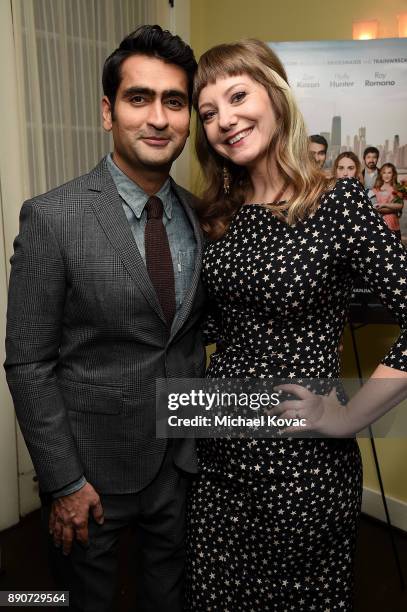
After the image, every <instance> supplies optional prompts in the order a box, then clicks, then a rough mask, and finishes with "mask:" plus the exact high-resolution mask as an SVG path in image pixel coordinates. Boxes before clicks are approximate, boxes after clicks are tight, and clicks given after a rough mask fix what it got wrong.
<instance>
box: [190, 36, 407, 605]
mask: <svg viewBox="0 0 407 612" xmlns="http://www.w3.org/2000/svg"><path fill="white" fill-rule="evenodd" d="M194 105H195V108H196V110H197V113H198V122H197V144H196V146H197V152H198V156H199V160H200V162H201V164H202V169H203V172H204V173H205V176H206V180H207V185H208V188H207V190H206V193H205V194H204V197H203V207H202V210H201V211H200V212H201V218H202V226H203V228H204V230H205V231H206V233H207V235H208V237H209V238H210V239H211V241H210V242H209V243H208V245H207V248H206V252H205V255H204V261H203V282H204V284H205V285H206V288H207V291H208V294H209V297H210V298H211V300H212V303H213V315H214V316H212V320H211V325H210V326H209V332H210V333H211V337H209V338H208V340H212V341H213V340H214V339H216V340H218V341H219V340H220V341H221V349H222V350H221V351H217V352H216V353H215V354H214V355H213V356H212V359H211V363H210V366H209V370H208V376H209V377H214V378H218V379H219V378H226V379H227V378H242V379H249V380H250V377H255V378H257V379H261V380H264V379H265V378H268V377H275V378H278V377H280V378H284V379H287V378H288V379H290V378H292V377H294V378H299V377H308V378H314V379H315V378H318V379H331V378H335V377H337V376H338V370H339V360H338V350H337V347H338V343H339V339H340V337H341V333H342V330H343V326H344V323H345V320H346V309H347V306H348V302H349V298H350V295H351V288H352V281H351V278H352V277H353V274H354V271H358V272H360V273H361V274H362V275H363V276H364V277H365V278H366V281H368V282H369V283H370V284H371V285H372V286H374V287H375V288H376V289H377V290H379V291H380V293H381V294H383V296H384V299H385V301H386V302H387V303H388V305H389V306H390V307H391V308H392V309H393V311H394V312H395V313H397V314H398V315H400V319H401V320H402V321H403V324H404V325H405V324H406V320H405V318H404V319H403V314H404V317H406V315H405V312H404V311H403V310H402V308H400V304H401V301H402V300H403V301H405V295H404V291H405V290H404V287H405V285H404V284H398V279H400V278H401V279H402V280H401V282H402V283H404V282H406V283H407V279H406V276H405V269H404V267H405V254H404V251H403V250H402V247H401V245H400V244H399V242H398V241H397V240H396V239H395V237H394V236H393V235H392V234H391V233H390V232H389V231H388V229H387V227H386V226H385V224H384V223H383V222H382V220H381V219H380V217H379V216H378V215H377V214H376V213H375V211H374V210H373V209H372V207H371V205H370V202H369V201H368V200H367V198H366V196H365V194H364V191H363V190H362V188H361V186H360V184H359V183H358V182H357V181H354V180H349V179H344V180H340V181H338V182H337V183H336V186H335V187H334V189H333V190H331V191H329V190H328V187H329V185H328V182H327V179H326V178H325V177H324V175H323V174H322V172H321V171H320V170H319V169H318V168H317V167H316V166H315V164H313V163H312V161H311V159H310V157H309V154H308V146H307V145H308V143H307V134H306V131H305V128H304V122H303V119H302V117H301V114H300V113H299V111H298V109H297V106H296V104H295V101H294V98H293V96H292V94H291V91H290V88H289V86H288V85H287V77H286V74H285V71H284V68H283V67H282V65H281V63H280V61H279V60H278V58H277V57H276V56H275V54H274V53H273V52H272V51H271V50H270V49H269V48H268V47H267V46H266V45H265V44H263V43H261V42H259V41H244V42H241V43H234V44H227V45H220V46H218V47H214V48H213V49H211V50H209V51H208V52H206V53H205V54H204V55H203V56H202V57H201V60H200V62H199V67H198V72H197V77H196V82H195V90H194ZM327 190H328V191H327ZM386 247H387V248H389V247H390V253H391V255H389V253H388V252H387V251H386ZM390 257H391V265H392V266H393V273H394V274H392V275H388V278H386V280H384V278H385V276H386V274H385V264H386V263H388V262H389V261H390ZM402 262H403V263H402ZM378 270H379V271H380V272H383V273H380V274H378V273H377V272H378ZM396 288H397V290H398V292H396V291H395V290H396ZM400 289H402V291H400ZM406 349H407V346H406V341H405V338H403V339H401V340H400V341H399V342H398V343H396V344H395V346H394V347H393V349H392V351H391V352H390V353H389V355H388V356H387V357H386V359H385V360H384V362H383V364H382V365H380V366H378V369H377V370H376V372H375V376H387V377H388V378H389V377H393V376H395V375H396V376H397V377H399V378H400V380H401V382H400V381H399V382H398V383H397V384H395V385H394V389H393V385H391V387H392V388H391V391H387V392H386V393H387V396H391V397H390V399H392V400H394V397H395V395H396V394H397V393H399V394H400V393H401V392H404V393H405V390H406V383H407V373H406V371H407V357H406V355H407V350H406ZM403 351H405V353H403ZM395 368H397V370H396V369H395ZM282 389H283V390H286V391H287V390H289V391H290V392H291V393H292V394H293V395H294V396H296V397H299V399H298V400H296V401H294V400H291V401H287V402H283V403H281V404H280V405H279V406H278V407H277V408H276V409H273V414H277V413H278V414H280V415H281V416H282V417H283V416H284V417H287V416H293V415H294V414H297V416H299V417H301V418H302V417H303V416H304V418H305V419H306V423H307V427H309V428H310V429H313V430H315V431H317V432H319V433H321V434H323V435H335V434H336V435H339V436H351V435H352V434H353V432H354V431H359V430H360V429H361V428H363V427H364V426H365V425H366V422H367V421H368V420H373V419H374V418H377V415H378V413H379V412H380V410H381V407H380V406H378V404H377V402H376V403H375V402H374V401H373V402H372V403H371V404H369V406H370V408H369V409H367V408H366V402H365V401H364V399H365V397H366V393H367V394H368V395H369V392H370V391H371V386H369V384H367V385H365V388H364V389H363V390H362V391H361V392H360V393H359V394H358V397H359V400H360V402H361V405H360V406H359V407H358V403H356V405H354V404H353V400H351V401H350V402H349V403H348V404H347V405H346V406H342V405H341V404H339V402H338V401H337V400H336V399H334V398H333V396H332V395H329V396H322V395H314V394H312V393H311V392H310V391H307V390H306V389H304V388H303V387H299V386H296V387H288V388H287V387H284V386H283V387H282ZM363 393H364V394H365V395H364V396H361V394H362V395H363ZM386 393H385V394H384V395H386ZM387 396H386V399H389V397H387ZM362 400H363V401H362ZM373 411H374V414H373ZM198 454H199V461H200V468H201V472H200V477H199V479H198V480H197V482H196V483H195V484H194V485H193V487H192V490H191V495H190V500H189V535H188V552H187V559H188V562H187V609H188V610H216V611H226V610H230V611H233V612H237V611H239V612H240V611H246V610H247V611H248V610H256V611H257V610H273V611H278V612H284V611H285V610H295V612H301V611H304V612H305V611H307V612H309V611H311V610H317V611H322V610H326V609H329V610H334V609H335V610H336V609H338V610H345V611H348V610H350V609H351V607H352V559H353V554H354V545H355V538H356V523H357V519H358V516H359V511H360V499H361V461H360V454H359V450H358V445H357V443H356V441H355V439H354V438H342V439H332V438H331V439H310V438H308V439H292V438H291V439H272V438H269V439H249V438H246V439H220V438H218V439H207V440H199V444H198Z"/></svg>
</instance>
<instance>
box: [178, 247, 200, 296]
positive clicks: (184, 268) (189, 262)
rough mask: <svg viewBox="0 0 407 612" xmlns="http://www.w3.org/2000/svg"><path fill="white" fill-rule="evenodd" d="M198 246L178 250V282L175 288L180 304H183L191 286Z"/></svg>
mask: <svg viewBox="0 0 407 612" xmlns="http://www.w3.org/2000/svg"><path fill="white" fill-rule="evenodd" d="M195 261H196V247H191V248H189V249H186V250H183V251H178V256H177V263H176V266H175V274H176V282H175V290H176V294H177V296H176V297H177V303H178V305H180V304H182V302H183V300H184V297H185V294H186V292H187V291H188V289H189V288H190V286H191V281H192V275H193V273H194V269H195Z"/></svg>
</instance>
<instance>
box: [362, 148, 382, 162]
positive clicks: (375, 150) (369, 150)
mask: <svg viewBox="0 0 407 612" xmlns="http://www.w3.org/2000/svg"><path fill="white" fill-rule="evenodd" d="M368 153H374V154H375V155H376V157H377V159H379V157H380V153H379V149H376V147H366V149H365V150H364V152H363V159H366V155H367V154H368Z"/></svg>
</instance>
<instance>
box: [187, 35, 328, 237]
mask: <svg viewBox="0 0 407 612" xmlns="http://www.w3.org/2000/svg"><path fill="white" fill-rule="evenodd" d="M239 74H246V75H248V76H249V77H250V78H252V79H253V80H254V81H257V82H258V83H260V84H261V85H263V87H265V89H266V91H267V93H268V95H269V98H270V102H271V104H272V107H273V110H274V112H275V114H276V122H277V128H276V131H275V133H274V134H273V136H272V138H271V141H270V144H269V151H270V152H271V151H273V152H274V154H275V158H276V164H277V168H278V170H279V171H280V173H281V175H282V177H283V179H284V181H285V182H286V183H287V187H288V188H289V189H290V191H291V193H292V196H291V198H290V199H289V201H288V202H287V204H286V206H285V207H282V206H277V205H272V204H268V207H269V208H270V209H272V210H273V211H274V213H275V214H277V215H278V216H279V217H281V218H282V219H285V220H286V221H287V222H288V223H289V224H294V223H295V222H296V221H298V220H300V219H304V218H305V217H307V216H308V215H309V214H310V213H312V212H313V211H314V210H315V209H316V208H317V207H318V205H319V200H320V197H321V195H322V194H323V193H324V191H326V190H327V188H328V185H329V182H330V179H327V178H326V176H325V174H324V173H323V172H322V170H321V169H320V168H318V167H317V165H316V164H315V162H314V161H313V160H312V158H311V156H310V154H309V151H308V145H309V141H308V135H307V132H306V129H305V124H304V119H303V117H302V115H301V112H300V111H299V109H298V106H297V103H296V101H295V99H294V96H293V94H292V91H291V89H290V87H289V85H288V79H287V75H286V72H285V70H284V67H283V65H282V64H281V62H280V60H279V58H278V57H277V55H276V54H275V53H274V52H273V51H272V50H271V49H270V47H268V46H267V45H266V44H265V43H263V42H261V41H259V40H253V39H250V40H243V41H241V42H236V43H230V44H222V45H218V46H216V47H213V48H212V49H209V51H206V53H204V54H203V55H202V57H201V59H200V60H199V63H198V70H197V73H196V76H195V82H194V92H193V104H194V107H195V110H197V108H198V100H199V95H200V93H201V91H202V89H203V88H204V87H206V85H208V84H209V83H215V81H216V80H217V79H218V78H222V77H227V76H237V75H239ZM197 114H198V116H197V126H196V152H197V156H198V159H199V161H200V164H201V168H202V171H203V175H204V178H205V182H206V188H205V191H204V193H203V194H202V200H201V206H200V208H199V210H198V213H199V216H200V219H201V224H202V227H203V229H204V231H205V232H206V233H207V234H208V235H209V236H210V237H211V238H213V239H216V238H219V237H221V236H222V235H223V234H224V233H225V231H226V230H227V228H228V226H229V224H230V222H231V220H232V218H233V216H234V215H235V214H236V212H237V210H238V209H239V208H240V206H241V205H242V204H243V203H244V201H245V198H246V197H247V194H248V192H249V190H250V188H251V182H250V178H249V174H248V172H247V170H246V168H245V167H243V166H237V165H236V164H234V163H233V162H231V161H229V160H226V159H224V158H223V157H221V156H220V155H219V154H218V153H216V151H215V150H214V149H213V148H212V147H211V145H210V144H209V143H208V140H207V138H206V134H205V130H204V127H203V124H202V121H201V119H200V117H199V113H197ZM224 167H226V168H227V170H228V171H229V173H230V178H231V180H230V193H229V194H227V195H225V193H224V190H223V168H224ZM283 208H285V209H286V210H287V217H285V215H284V214H283Z"/></svg>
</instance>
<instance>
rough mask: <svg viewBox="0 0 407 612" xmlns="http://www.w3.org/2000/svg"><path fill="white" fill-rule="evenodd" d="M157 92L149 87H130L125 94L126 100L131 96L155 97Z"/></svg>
mask: <svg viewBox="0 0 407 612" xmlns="http://www.w3.org/2000/svg"><path fill="white" fill-rule="evenodd" d="M155 94H156V92H155V91H154V89H150V88H149V87H128V88H127V89H125V90H124V92H123V97H124V98H130V96H136V95H143V96H151V97H153V96H155Z"/></svg>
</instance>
